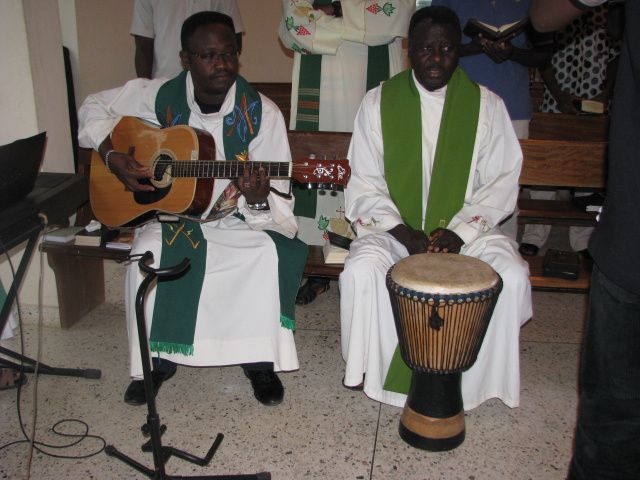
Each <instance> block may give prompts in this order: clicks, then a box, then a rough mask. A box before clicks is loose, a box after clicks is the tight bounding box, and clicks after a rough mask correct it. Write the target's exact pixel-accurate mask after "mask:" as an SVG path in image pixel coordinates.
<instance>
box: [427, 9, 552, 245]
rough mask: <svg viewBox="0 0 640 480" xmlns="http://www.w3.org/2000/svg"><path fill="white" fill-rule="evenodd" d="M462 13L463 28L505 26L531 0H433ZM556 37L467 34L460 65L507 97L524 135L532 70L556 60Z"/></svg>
mask: <svg viewBox="0 0 640 480" xmlns="http://www.w3.org/2000/svg"><path fill="white" fill-rule="evenodd" d="M431 4H432V5H444V6H446V7H449V8H451V9H452V10H453V11H454V12H456V13H457V14H458V17H459V18H460V25H461V26H462V28H463V30H464V27H465V25H466V24H467V22H468V21H469V19H471V18H475V19H476V20H479V21H481V22H485V23H488V24H490V25H494V26H496V27H499V26H501V25H505V24H509V23H513V22H517V21H519V20H522V19H524V18H526V17H527V16H528V14H529V5H530V0H433V1H432V2H431ZM550 39H551V36H548V37H539V36H538V35H536V34H535V32H533V31H532V30H531V29H528V28H527V29H525V30H524V31H523V32H521V33H520V34H519V35H517V36H515V37H513V38H510V39H507V40H502V41H496V42H493V41H490V40H488V39H486V38H483V37H481V36H474V37H472V38H471V37H468V36H466V35H464V37H463V42H465V43H463V44H462V45H461V47H460V67H461V68H462V69H463V70H464V71H465V72H466V73H467V74H468V75H469V78H471V80H473V81H474V82H477V83H479V84H480V85H483V86H485V87H487V88H488V89H489V90H491V91H492V92H493V93H495V94H497V95H498V96H499V97H501V98H502V100H504V103H505V105H506V106H507V110H508V112H509V117H510V118H511V122H512V124H513V129H514V130H515V132H516V136H517V137H518V138H519V139H523V138H529V122H530V121H531V116H532V115H533V105H532V102H531V93H530V90H529V69H530V68H539V67H543V66H545V65H546V64H547V63H548V62H549V60H550V59H551V54H552V51H551V41H550ZM517 227H518V225H517V221H516V214H515V213H514V215H513V216H512V217H511V218H510V219H508V220H507V221H506V222H504V223H503V226H502V228H503V230H504V232H505V233H506V234H508V235H509V236H510V237H511V238H513V239H515V238H516V234H517Z"/></svg>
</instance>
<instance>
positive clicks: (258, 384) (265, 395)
mask: <svg viewBox="0 0 640 480" xmlns="http://www.w3.org/2000/svg"><path fill="white" fill-rule="evenodd" d="M244 374H245V375H246V376H247V377H248V378H249V380H251V386H252V387H253V394H254V395H255V397H256V398H257V399H258V401H259V402H260V403H262V404H263V405H278V404H279V403H280V402H282V399H283V398H284V387H283V386H282V383H281V382H280V379H279V378H278V376H277V375H276V374H275V372H274V371H273V370H245V371H244Z"/></svg>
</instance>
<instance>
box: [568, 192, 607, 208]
mask: <svg viewBox="0 0 640 480" xmlns="http://www.w3.org/2000/svg"><path fill="white" fill-rule="evenodd" d="M571 201H572V202H573V204H574V205H576V206H577V207H578V208H581V209H583V210H584V211H585V212H598V211H600V207H602V205H604V196H603V195H602V194H600V193H597V192H596V193H592V194H591V195H585V196H582V197H576V196H575V195H574V196H573V198H572V199H571Z"/></svg>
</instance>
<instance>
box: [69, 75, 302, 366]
mask: <svg viewBox="0 0 640 480" xmlns="http://www.w3.org/2000/svg"><path fill="white" fill-rule="evenodd" d="M165 81H166V80H162V79H158V80H145V79H136V80H131V81H130V82H128V83H127V84H126V85H125V86H124V87H122V88H117V89H113V90H108V91H104V92H100V93H98V94H95V95H90V96H89V97H88V98H87V99H86V101H85V102H84V103H83V105H82V107H81V108H80V111H79V120H80V129H79V139H80V145H81V146H83V147H90V148H94V149H97V148H98V146H99V145H100V143H101V142H102V141H103V140H104V139H105V138H106V137H107V135H109V134H110V132H111V130H112V129H113V127H114V126H115V125H116V123H117V122H118V121H119V119H120V118H121V117H122V116H136V117H139V118H142V119H144V120H147V121H149V122H152V123H156V124H157V119H156V115H155V98H156V94H157V92H158V89H159V88H160V86H161V85H162V84H163V83H164V82H165ZM235 94H236V86H235V84H234V85H233V86H232V87H231V89H230V90H229V92H228V93H227V96H226V98H225V100H224V103H223V105H222V107H221V109H220V111H219V112H217V113H210V114H203V113H201V111H200V108H199V107H198V105H197V104H196V103H195V100H194V95H193V83H192V80H191V75H190V74H188V76H187V100H188V102H189V107H190V108H191V116H190V118H189V125H190V126H192V127H197V128H200V129H202V130H205V131H207V132H209V133H210V134H211V135H212V136H213V139H214V141H215V144H216V156H217V159H218V160H221V159H225V152H224V143H223V130H224V125H223V119H224V116H225V115H227V114H229V113H230V112H231V111H232V109H233V106H234V101H235ZM261 99H262V122H261V125H260V131H259V133H258V136H257V137H256V138H255V139H254V140H253V141H252V142H251V143H250V144H249V160H252V161H260V162H271V161H284V162H288V161H291V154H290V152H289V144H288V140H287V132H286V127H285V124H284V119H283V117H282V114H281V113H280V111H279V110H278V107H277V106H276V105H275V104H274V103H273V102H272V101H271V100H269V99H268V98H267V97H265V96H263V95H261ZM228 183H229V180H216V181H215V185H214V192H213V195H212V202H211V205H210V206H209V208H208V209H207V211H206V212H205V213H204V214H203V218H204V217H205V216H206V215H207V214H208V212H209V210H210V208H211V206H212V204H213V202H215V200H216V199H217V198H218V196H219V195H220V193H221V192H222V191H223V190H224V189H225V187H226V186H227V185H228ZM271 186H272V187H274V188H276V189H277V190H279V191H281V192H288V190H289V182H288V181H285V180H272V181H271ZM268 200H269V206H270V210H268V211H254V210H251V209H249V208H247V206H246V201H245V198H244V196H240V197H239V199H238V209H239V212H240V213H241V214H243V215H244V216H245V218H246V222H243V221H241V220H239V219H237V218H235V217H231V216H228V217H225V218H224V219H222V220H217V221H214V222H209V223H204V224H202V231H203V234H204V237H205V239H206V240H207V265H206V269H205V278H204V283H203V285H202V295H201V297H200V304H199V307H198V314H197V323H196V330H195V338H194V353H193V355H192V356H183V355H180V354H171V355H170V354H165V353H163V354H161V355H162V358H167V359H168V360H171V361H173V362H176V363H179V364H184V365H193V366H214V365H234V364H241V363H252V362H273V363H274V369H275V370H276V371H281V370H295V369H297V368H299V366H298V358H297V354H296V349H295V342H294V339H293V334H292V331H291V330H289V329H286V328H283V327H282V326H281V325H280V297H279V290H278V257H277V254H276V249H275V245H274V243H273V241H272V240H271V238H270V237H269V236H268V235H267V234H266V233H264V232H263V230H274V231H276V232H279V233H281V234H282V235H285V236H286V237H288V238H293V237H294V236H295V234H296V231H297V224H296V219H295V217H294V216H293V199H291V200H287V199H284V198H282V197H280V196H278V195H275V194H274V193H270V194H269V198H268ZM160 230H161V226H160V224H159V223H157V222H151V223H148V224H146V225H144V226H143V227H141V228H139V229H138V230H137V231H136V236H135V240H134V244H133V248H132V254H135V253H144V252H145V251H147V250H150V251H151V252H153V254H154V263H153V264H152V266H154V267H157V266H158V263H159V261H160V249H161V237H160ZM142 278H143V276H142V274H141V273H140V270H139V268H138V264H137V263H133V264H131V265H130V266H129V267H128V268H127V278H126V286H127V288H126V312H127V325H128V332H129V352H130V363H131V375H132V377H140V376H141V375H142V364H141V359H140V351H139V345H138V333H137V327H136V316H135V296H136V293H137V289H138V286H139V285H140V282H141V281H142ZM155 293H156V289H155V286H153V287H152V288H150V289H149V293H148V295H147V300H146V304H145V316H146V320H147V330H148V332H147V334H148V333H149V332H150V331H151V319H152V318H153V306H154V302H155ZM176 320H177V321H179V319H176Z"/></svg>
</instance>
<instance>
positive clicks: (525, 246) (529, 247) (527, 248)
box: [518, 243, 540, 257]
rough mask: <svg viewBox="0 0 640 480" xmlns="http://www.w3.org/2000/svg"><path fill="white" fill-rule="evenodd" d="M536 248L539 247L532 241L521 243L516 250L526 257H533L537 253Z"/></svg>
mask: <svg viewBox="0 0 640 480" xmlns="http://www.w3.org/2000/svg"><path fill="white" fill-rule="evenodd" d="M538 250H540V248H538V246H537V245H534V244H533V243H521V244H520V248H518V251H519V252H520V253H521V254H522V255H524V256H526V257H535V256H536V255H537V254H538Z"/></svg>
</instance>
